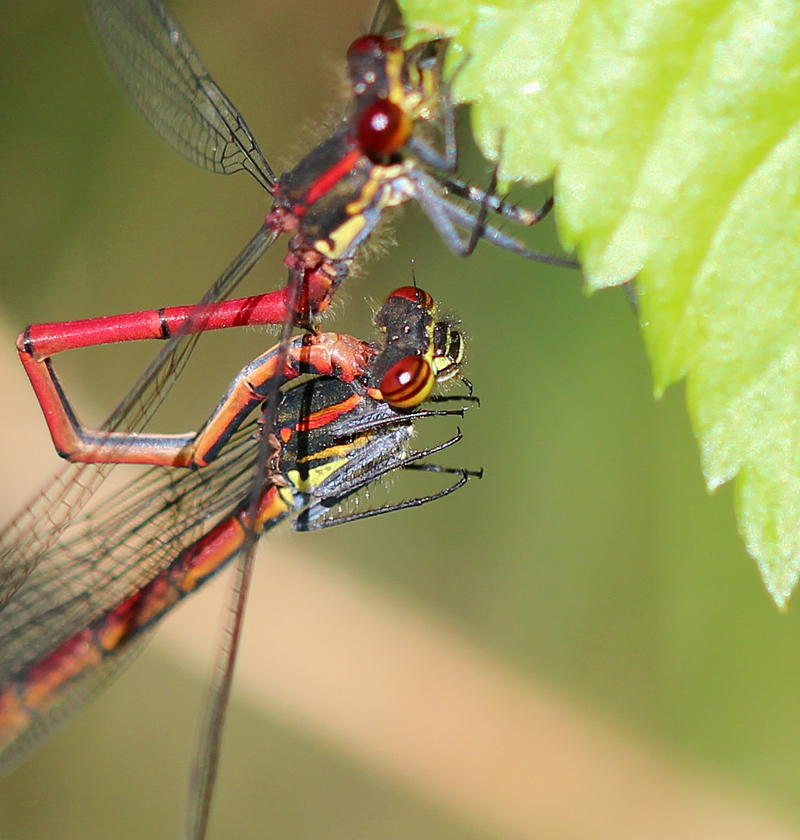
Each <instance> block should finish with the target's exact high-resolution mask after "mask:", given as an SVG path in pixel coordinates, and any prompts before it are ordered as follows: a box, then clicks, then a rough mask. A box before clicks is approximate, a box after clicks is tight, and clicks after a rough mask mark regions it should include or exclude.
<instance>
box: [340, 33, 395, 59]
mask: <svg viewBox="0 0 800 840" xmlns="http://www.w3.org/2000/svg"><path fill="white" fill-rule="evenodd" d="M388 49H389V42H388V41H387V40H386V38H382V37H381V36H380V35H362V36H361V37H360V38H356V39H355V41H353V43H352V44H350V46H349V47H348V48H347V57H348V58H350V57H351V56H354V55H369V54H370V53H372V54H373V55H375V56H380V55H383V53H385V52H386V51H387V50H388Z"/></svg>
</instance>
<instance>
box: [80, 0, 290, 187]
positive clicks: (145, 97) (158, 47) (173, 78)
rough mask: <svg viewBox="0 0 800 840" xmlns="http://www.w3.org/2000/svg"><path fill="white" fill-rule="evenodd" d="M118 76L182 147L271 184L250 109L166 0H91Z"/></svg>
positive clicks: (210, 163) (160, 129)
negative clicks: (226, 85)
mask: <svg viewBox="0 0 800 840" xmlns="http://www.w3.org/2000/svg"><path fill="white" fill-rule="evenodd" d="M86 6H87V8H88V11H89V16H90V17H91V19H92V21H93V23H94V25H95V28H96V30H97V34H98V36H99V38H100V43H101V45H102V47H103V50H104V51H105V54H106V56H107V58H108V61H109V63H110V64H111V67H112V69H113V70H114V73H115V74H116V76H117V79H118V80H119V82H120V83H121V85H122V87H123V88H124V89H125V91H126V92H127V94H128V96H130V98H131V99H132V100H133V102H134V104H135V105H136V107H137V108H138V109H139V110H140V111H141V112H142V114H143V115H144V117H145V119H146V120H147V121H148V122H149V123H150V125H151V126H152V127H153V128H154V129H155V130H156V132H157V133H158V134H159V135H160V136H161V137H162V138H163V139H164V140H165V141H166V142H167V143H168V144H169V145H170V146H172V148H173V149H175V151H176V152H178V154H180V155H182V156H183V157H185V158H186V159H187V160H189V161H191V162H192V163H194V164H195V165H196V166H201V167H202V168H203V169H208V170H209V171H211V172H219V173H221V174H223V175H230V174H231V173H233V172H238V171H240V170H242V169H246V170H247V171H248V172H249V173H250V174H251V175H252V176H253V177H254V178H255V179H256V180H257V181H258V182H259V184H261V186H262V187H264V189H265V190H267V191H268V192H270V193H271V192H272V186H273V184H274V183H275V174H274V173H273V171H272V169H271V168H270V166H269V164H268V163H267V162H266V160H265V159H264V155H263V154H262V153H261V150H260V149H259V148H258V144H257V143H256V141H255V139H254V138H253V135H252V134H251V132H250V129H249V128H248V127H247V124H246V123H245V121H244V120H243V119H242V115H241V114H240V113H239V111H238V110H237V109H236V107H235V106H234V105H233V103H232V102H231V101H230V100H229V99H228V97H227V96H225V94H224V93H223V92H222V91H221V90H220V88H219V87H218V86H217V84H216V83H215V82H214V80H213V79H212V78H211V76H209V74H208V72H207V71H206V69H205V67H204V66H203V63H202V62H201V61H200V58H199V57H198V55H197V53H196V52H195V50H194V48H193V47H192V45H191V44H190V43H189V40H188V38H187V37H186V35H185V34H184V32H183V30H182V29H181V28H180V26H179V25H178V23H177V21H176V20H175V18H174V17H172V15H171V14H170V13H169V11H168V10H167V8H166V7H165V6H164V5H163V3H160V2H159V0H86Z"/></svg>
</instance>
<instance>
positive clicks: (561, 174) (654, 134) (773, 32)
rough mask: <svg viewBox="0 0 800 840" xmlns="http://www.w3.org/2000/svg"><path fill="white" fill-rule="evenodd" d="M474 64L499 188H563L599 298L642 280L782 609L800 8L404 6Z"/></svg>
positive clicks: (653, 343)
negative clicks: (522, 183) (511, 182)
mask: <svg viewBox="0 0 800 840" xmlns="http://www.w3.org/2000/svg"><path fill="white" fill-rule="evenodd" d="M401 5H402V7H403V12H404V14H405V16H406V20H407V23H408V25H409V27H410V29H411V30H415V31H421V32H424V33H428V34H429V33H431V32H438V33H444V34H446V35H448V36H450V37H451V38H452V39H453V50H454V52H455V53H461V54H462V55H469V56H470V58H469V60H468V61H466V62H465V63H463V66H462V68H461V70H460V71H459V72H458V73H457V75H456V79H455V95H456V97H457V98H458V99H459V100H460V101H464V102H471V103H473V108H472V122H473V129H474V133H475V137H476V139H477V141H478V143H479V145H480V146H481V147H482V149H483V150H484V152H485V154H486V155H487V157H490V158H491V157H492V155H493V154H494V153H496V150H497V146H498V138H499V136H500V134H501V131H502V132H503V160H502V171H501V176H502V177H506V178H509V179H525V180H528V181H540V180H544V179H546V178H549V177H554V178H555V195H556V212H557V222H558V227H559V232H560V236H561V238H562V241H563V243H564V245H565V247H567V248H569V249H575V250H577V252H578V254H579V256H580V259H581V261H582V263H583V265H584V269H585V272H586V276H587V278H588V283H589V286H590V287H591V288H593V289H597V288H600V287H604V286H610V285H615V284H619V283H623V282H625V281H627V280H630V279H631V278H633V277H636V276H638V280H637V288H638V290H639V294H640V318H641V325H642V332H643V335H644V340H645V345H646V348H647V352H648V354H649V356H650V360H651V364H652V370H653V379H654V387H655V392H656V394H657V395H660V394H661V393H662V392H663V390H664V389H665V388H666V387H667V386H668V385H669V384H671V383H673V382H675V381H677V380H679V379H681V378H683V377H686V380H687V402H688V408H689V413H690V416H691V419H692V424H693V427H694V430H695V433H696V435H697V437H698V440H699V443H700V451H701V457H702V468H703V474H704V476H705V480H706V482H707V485H708V487H709V488H710V489H712V490H713V489H714V488H716V487H718V486H719V485H720V484H722V483H724V482H726V481H730V480H732V479H734V478H735V479H736V483H737V491H738V513H739V523H740V529H741V532H742V534H743V536H744V539H745V542H746V544H747V547H748V550H749V551H750V552H751V554H752V555H753V556H754V557H755V558H756V560H757V562H758V565H759V568H760V570H761V574H762V576H763V578H764V581H765V583H766V586H767V589H768V590H769V592H770V593H771V595H772V597H773V598H774V599H775V601H776V602H777V603H778V604H779V605H780V606H783V605H784V604H785V603H786V601H787V599H788V598H789V596H790V594H791V592H792V590H793V588H794V586H795V584H796V583H797V580H798V576H799V575H800V284H798V281H797V278H796V271H797V268H796V264H795V260H796V258H797V254H798V245H800V195H798V184H800V125H798V118H800V3H797V0H739V2H736V1H735V0H541V2H530V0H529V2H522V0H516V2H515V1H514V0H494V2H474V0H402V2H401Z"/></svg>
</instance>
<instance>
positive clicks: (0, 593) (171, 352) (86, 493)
mask: <svg viewBox="0 0 800 840" xmlns="http://www.w3.org/2000/svg"><path fill="white" fill-rule="evenodd" d="M274 240H275V235H274V234H273V233H272V232H271V231H270V230H269V229H268V228H266V226H262V227H261V228H260V229H259V230H258V232H257V233H256V235H255V236H254V237H253V238H252V239H251V240H250V242H248V244H247V245H246V246H245V247H244V249H243V250H242V252H241V253H240V254H239V255H238V256H237V257H236V259H235V260H234V261H233V262H232V263H231V264H230V265H229V266H228V268H227V269H226V270H225V271H224V272H223V273H222V275H221V276H220V277H219V279H218V280H217V281H216V283H215V284H214V285H213V286H212V287H211V289H209V291H208V292H207V293H206V295H205V296H204V297H203V299H202V300H201V301H200V303H199V304H198V311H200V310H201V309H202V307H204V306H205V305H207V304H210V303H214V302H216V301H218V300H222V299H224V298H226V297H228V296H229V295H230V294H231V292H232V291H233V290H234V289H235V288H236V286H237V285H238V284H239V282H240V281H241V280H242V279H243V278H244V277H245V276H246V275H247V273H248V272H249V271H250V270H251V269H252V268H253V266H254V265H255V264H256V263H257V262H258V261H259V260H260V259H261V257H262V256H263V255H264V253H265V251H266V250H267V249H268V248H269V246H270V245H271V244H272V243H273V242H274ZM199 337H200V333H196V334H194V335H177V336H176V337H175V338H173V339H171V340H170V341H168V342H167V343H166V344H165V345H164V347H163V348H162V349H161V351H160V352H159V353H158V354H157V355H156V357H155V358H154V360H153V362H152V363H151V364H150V366H149V367H148V368H147V370H146V371H145V372H144V374H142V376H141V377H140V378H139V380H138V382H137V383H136V384H135V385H134V386H133V388H132V389H131V390H130V391H129V392H128V394H127V395H126V396H125V397H124V398H123V400H122V402H121V403H120V404H119V406H117V408H116V409H115V411H114V412H113V414H112V415H111V417H110V418H109V419H108V421H107V422H106V424H105V426H104V428H106V429H108V430H109V431H116V430H118V429H121V428H124V429H126V430H129V431H131V432H137V431H141V429H143V428H144V426H145V425H146V423H147V421H148V420H149V419H150V418H151V417H152V416H153V414H154V413H155V411H156V410H157V409H158V407H159V406H160V405H161V403H162V402H163V400H164V399H165V398H166V396H167V394H168V393H169V391H170V388H171V387H172V385H173V383H174V382H175V380H176V379H177V378H178V376H179V375H180V373H181V371H182V370H183V368H184V367H185V365H186V363H187V362H188V360H189V357H190V355H191V352H192V350H193V349H194V346H195V344H196V342H197V341H198V339H199ZM112 467H113V465H112V464H103V465H95V464H68V465H66V466H65V467H63V468H62V469H61V470H59V472H57V473H56V475H55V476H54V477H53V479H52V480H51V482H50V484H49V485H48V486H47V487H46V488H45V489H44V490H43V491H42V492H41V493H40V494H39V495H38V496H37V497H36V498H34V499H33V500H32V501H31V502H30V503H29V504H28V505H26V506H25V507H24V508H23V509H22V510H21V511H20V512H19V513H18V514H17V516H16V517H15V518H14V519H13V520H12V521H11V522H10V523H9V524H8V525H7V526H6V527H5V528H3V529H2V531H0V609H2V606H3V604H5V603H6V602H7V601H8V600H9V599H10V598H11V597H12V596H13V595H14V593H15V592H16V591H17V589H18V588H19V587H20V586H21V585H22V583H23V582H24V581H25V579H26V578H27V576H28V574H29V573H30V571H31V569H32V568H33V567H34V566H35V565H36V563H37V562H38V560H39V558H40V557H43V556H45V555H46V554H47V552H48V550H49V548H50V546H52V545H54V544H55V543H56V542H57V541H58V539H59V538H60V536H61V533H62V531H63V530H64V529H65V528H66V527H67V526H68V525H69V523H70V522H71V521H72V520H73V519H74V518H75V517H76V516H77V515H78V514H79V513H80V511H81V510H82V509H83V507H84V506H85V505H86V503H87V502H88V500H89V499H90V498H91V496H92V495H93V494H94V493H95V492H96V491H97V489H98V488H99V486H100V485H101V483H102V482H103V480H104V479H105V478H106V476H107V475H108V473H109V472H110V470H111V469H112Z"/></svg>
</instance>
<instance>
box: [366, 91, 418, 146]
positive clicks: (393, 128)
mask: <svg viewBox="0 0 800 840" xmlns="http://www.w3.org/2000/svg"><path fill="white" fill-rule="evenodd" d="M412 127H413V124H412V121H411V117H409V116H408V114H406V112H405V111H404V110H403V109H402V108H401V107H400V106H399V105H395V104H394V103H393V102H390V101H389V100H388V99H376V100H375V101H374V102H372V103H371V104H370V105H368V106H367V107H366V108H365V109H364V112H363V113H362V115H361V118H360V119H359V121H358V142H359V145H360V146H361V148H362V149H363V150H364V154H365V155H367V156H368V157H370V158H372V159H381V158H387V157H390V156H391V155H392V154H394V153H395V152H396V151H398V150H399V149H400V148H402V146H404V145H405V144H406V143H407V142H408V139H409V138H410V137H411V130H412Z"/></svg>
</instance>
